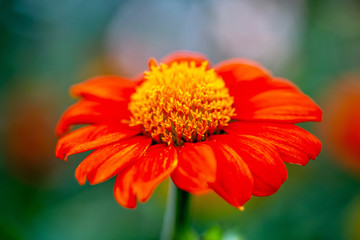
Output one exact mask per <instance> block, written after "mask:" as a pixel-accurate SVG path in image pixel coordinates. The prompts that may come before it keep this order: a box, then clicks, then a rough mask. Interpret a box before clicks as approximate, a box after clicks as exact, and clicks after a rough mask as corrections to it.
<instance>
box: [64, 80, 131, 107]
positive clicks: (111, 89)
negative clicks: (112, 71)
mask: <svg viewBox="0 0 360 240" xmlns="http://www.w3.org/2000/svg"><path fill="white" fill-rule="evenodd" d="M135 86H136V82H135V81H131V80H129V79H125V78H122V77H117V76H99V77H94V78H91V79H89V80H87V81H84V82H81V83H78V84H75V85H73V86H72V87H71V89H70V94H71V95H74V96H80V97H83V98H85V99H88V100H112V101H123V100H126V99H129V97H130V95H131V94H132V93H133V92H135Z"/></svg>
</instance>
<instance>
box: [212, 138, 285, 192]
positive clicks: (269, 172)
mask: <svg viewBox="0 0 360 240" xmlns="http://www.w3.org/2000/svg"><path fill="white" fill-rule="evenodd" d="M211 140H217V141H221V142H225V143H226V144H228V145H229V146H230V147H231V148H232V149H234V150H235V151H236V153H237V154H238V155H239V156H240V157H241V158H242V160H243V161H244V162H245V163H246V164H247V166H248V168H249V169H250V171H251V173H252V176H253V179H254V190H253V195H256V196H269V195H272V194H274V193H275V192H276V191H277V190H278V189H279V188H280V186H281V185H282V184H283V182H284V181H285V180H286V178H287V171H286V167H285V164H284V163H283V161H282V160H281V157H280V156H279V153H278V151H277V149H276V148H275V147H274V146H272V145H271V144H269V143H268V142H267V141H266V140H264V139H261V138H259V137H254V136H251V135H243V136H241V135H240V136H236V135H231V134H225V135H217V136H213V137H212V138H211Z"/></svg>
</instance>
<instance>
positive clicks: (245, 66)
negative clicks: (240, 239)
mask: <svg viewBox="0 0 360 240" xmlns="http://www.w3.org/2000/svg"><path fill="white" fill-rule="evenodd" d="M214 69H215V72H216V73H217V74H218V75H219V76H220V77H222V78H223V79H224V81H225V82H226V85H227V86H228V87H229V88H231V87H232V86H233V85H234V84H236V83H238V82H240V81H254V80H264V79H269V78H271V73H270V71H268V70H267V69H265V68H263V67H262V66H261V65H260V64H258V63H256V62H254V61H251V60H248V59H243V58H234V59H229V60H226V61H223V62H220V63H218V64H217V65H216V66H215V67H214Z"/></svg>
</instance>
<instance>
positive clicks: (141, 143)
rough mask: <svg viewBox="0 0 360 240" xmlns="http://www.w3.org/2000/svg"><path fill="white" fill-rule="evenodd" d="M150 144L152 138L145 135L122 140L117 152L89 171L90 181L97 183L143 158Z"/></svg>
mask: <svg viewBox="0 0 360 240" xmlns="http://www.w3.org/2000/svg"><path fill="white" fill-rule="evenodd" d="M150 144H151V138H149V137H145V136H137V137H133V138H131V139H129V140H126V141H122V142H121V146H119V148H118V150H119V151H118V152H117V153H116V154H114V155H113V156H110V157H109V158H108V159H106V160H105V161H103V162H102V164H101V165H100V166H99V167H98V168H95V169H93V171H91V172H89V174H88V180H89V182H90V183H91V184H97V183H101V182H104V181H106V180H107V179H109V178H111V177H113V176H114V175H115V174H117V173H119V172H121V171H122V170H124V169H125V168H126V167H128V166H129V165H131V164H132V163H134V162H136V161H137V160H138V159H139V158H141V157H142V156H143V154H144V153H145V151H146V149H147V148H148V147H149V146H150Z"/></svg>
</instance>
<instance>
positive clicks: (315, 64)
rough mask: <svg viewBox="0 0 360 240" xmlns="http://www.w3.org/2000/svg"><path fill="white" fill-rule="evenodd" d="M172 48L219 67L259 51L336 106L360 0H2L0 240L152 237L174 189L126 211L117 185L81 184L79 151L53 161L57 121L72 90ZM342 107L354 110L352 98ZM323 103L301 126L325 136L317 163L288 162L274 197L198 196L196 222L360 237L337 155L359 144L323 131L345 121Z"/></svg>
mask: <svg viewBox="0 0 360 240" xmlns="http://www.w3.org/2000/svg"><path fill="white" fill-rule="evenodd" d="M179 49H186V50H192V51H199V52H202V53H204V54H206V55H207V56H208V57H209V58H210V59H211V61H212V62H213V63H217V62H219V61H221V60H224V59H227V58H230V57H247V58H251V59H254V60H256V61H258V62H260V63H261V64H263V65H264V66H265V67H267V68H268V69H270V70H271V71H272V72H273V73H274V75H276V76H282V77H285V78H288V79H290V80H292V81H294V82H295V83H296V84H297V85H298V86H299V87H300V88H301V89H302V91H304V92H305V93H306V94H308V95H310V96H311V97H312V98H313V99H315V101H316V102H318V103H319V105H320V106H321V107H322V108H323V109H328V108H330V109H331V107H332V105H333V103H332V102H331V100H333V99H334V97H335V96H338V95H339V94H337V92H336V91H338V90H339V88H338V87H336V86H342V85H345V84H346V83H345V82H343V81H344V80H343V79H344V77H342V76H345V75H346V76H348V75H349V74H355V75H354V77H350V78H351V79H352V80H351V81H353V82H357V83H360V77H359V75H356V73H357V72H360V1H358V0H308V1H301V0H290V1H287V0H271V1H270V0H255V1H252V0H224V1H216V0H212V1H210V0H209V1H208V0H198V1H192V0H183V1H168V0H154V1H139V0H132V1H130V0H124V1H121V0H107V1H96V0H63V1H46V0H37V1H36V0H0V99H1V100H0V115H1V117H0V133H1V139H0V141H1V149H0V159H1V162H0V189H1V192H0V194H1V195H0V239H39V240H42V239H44V240H45V239H59V240H60V239H69V240H70V239H77V240H79V239H158V238H159V234H160V230H161V225H162V221H163V214H164V210H165V203H166V191H167V186H168V183H167V182H165V183H163V184H161V185H160V187H158V189H157V190H156V191H155V193H154V195H153V197H152V198H151V199H150V200H149V202H148V203H146V204H143V205H142V204H140V205H139V206H138V208H137V209H136V210H128V209H124V208H122V207H121V206H119V205H118V204H117V203H116V201H115V200H114V198H113V195H112V188H113V185H114V179H112V180H110V181H107V182H105V183H103V184H100V185H95V186H90V185H88V184H87V185H85V186H80V185H78V183H77V181H76V180H75V178H74V171H75V168H76V166H77V165H78V164H79V162H80V161H81V159H83V158H84V156H86V154H79V155H76V156H72V157H70V159H69V161H68V162H64V161H61V160H59V159H56V158H55V157H54V148H55V144H56V137H55V135H54V129H55V125H56V122H57V120H58V119H59V117H60V115H61V113H62V112H63V111H64V110H65V109H66V108H67V107H68V106H70V104H72V103H73V102H74V100H73V99H71V98H70V96H69V95H68V89H69V87H70V86H71V85H72V84H74V83H77V82H80V81H83V80H85V79H87V78H89V77H92V76H95V75H103V74H117V75H122V76H128V77H134V76H136V75H137V74H138V73H140V72H141V71H143V70H144V69H146V66H147V60H148V59H149V58H150V57H155V58H157V59H161V57H162V56H164V55H166V54H168V53H169V52H171V51H174V50H179ZM351 76H353V75H351ZM334 86H335V87H334ZM357 90H359V89H357ZM357 90H356V89H355V90H354V91H355V93H354V94H358V93H359V92H356V91H357ZM359 91H360V90H359ZM345 95H347V94H345ZM349 104H350V105H349ZM348 105H349V106H350V107H349V106H348ZM348 105H347V107H348V108H350V109H352V110H353V111H360V110H359V108H360V102H350V103H348ZM326 111H327V110H325V112H324V117H325V120H324V123H307V124H302V125H301V126H303V127H305V128H306V129H308V130H309V131H311V132H312V133H314V134H315V135H316V136H317V137H319V138H320V139H321V140H322V142H323V150H322V152H321V154H320V156H319V157H318V159H317V160H316V161H311V162H310V163H309V164H308V165H307V166H306V167H300V166H294V165H287V167H288V171H289V177H288V180H287V181H286V182H285V183H284V184H283V186H282V188H281V189H280V190H279V191H278V193H276V194H275V195H273V196H270V197H265V198H256V197H254V198H253V199H252V200H250V202H249V203H247V204H246V205H245V207H246V210H245V211H244V212H239V211H238V210H237V209H235V208H233V207H231V206H230V205H228V204H227V203H225V202H224V201H223V200H222V199H220V198H219V197H217V196H216V195H214V194H210V195H205V196H201V197H193V198H192V208H191V215H192V219H193V220H192V226H193V228H194V230H195V231H196V232H197V233H198V234H199V235H201V236H205V235H204V233H205V232H206V231H208V229H209V228H212V229H211V231H212V232H213V233H215V234H214V235H217V234H216V233H217V232H221V235H222V238H223V239H228V240H230V239H231V240H235V239H239V240H243V239H252V240H253V239H254V240H256V239H267V240H272V239H274V240H275V239H276V240H279V239H294V240H297V239H299V240H300V239H306V240H308V239H314V240H315V239H316V240H319V239H320V240H321V239H324V240H331V239H337V240H338V239H349V240H357V239H360V171H357V170H354V169H356V168H355V167H346V162H347V161H350V160H348V158H347V157H346V158H345V157H343V156H344V155H342V154H339V152H342V153H344V152H346V154H345V155H351V156H352V160H351V161H354V162H356V161H358V162H360V154H358V153H359V152H360V151H357V153H356V151H355V153H352V152H351V151H352V150H354V148H353V149H352V150H351V149H350V150H349V149H347V148H346V146H347V145H349V143H347V142H344V143H343V145H344V146H345V147H344V146H338V145H339V144H338V145H336V144H337V143H334V142H333V141H332V139H333V138H336V135H335V137H334V135H333V133H331V130H333V129H340V130H339V132H344V131H349V130H346V129H342V127H347V126H353V125H350V124H347V123H346V120H344V122H342V124H336V125H331V123H327V122H328V121H326V116H327V113H326ZM329 111H330V110H329ZM334 111H335V116H338V115H339V114H337V113H336V110H334ZM340 115H341V116H343V115H342V114H340ZM340 115H339V116H340ZM353 124H355V125H356V124H357V126H358V125H360V122H358V123H356V122H355V123H353ZM355 129H357V130H359V129H360V128H359V127H357V128H355ZM355 131H356V130H355ZM358 136H359V135H358ZM352 140H353V141H354V139H352ZM359 141H360V139H359ZM350 145H351V144H350ZM355 145H356V144H355ZM357 146H359V144H357ZM337 148H340V149H341V151H334V149H337ZM355 150H356V149H355ZM349 151H350V152H349ZM344 163H345V164H344ZM359 165H360V164H359ZM358 169H359V168H358ZM219 229H221V231H220V230H219ZM208 236H209V234H208ZM208 239H209V238H208Z"/></svg>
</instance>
